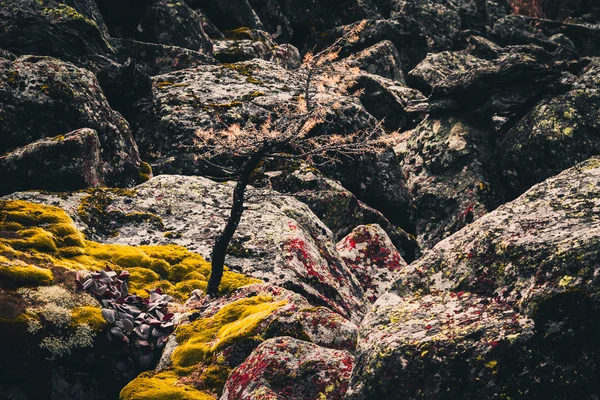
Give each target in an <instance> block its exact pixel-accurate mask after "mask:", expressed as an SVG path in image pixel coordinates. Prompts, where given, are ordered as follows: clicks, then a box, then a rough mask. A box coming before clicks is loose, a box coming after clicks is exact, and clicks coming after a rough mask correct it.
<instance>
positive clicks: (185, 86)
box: [135, 59, 374, 175]
mask: <svg viewBox="0 0 600 400" xmlns="http://www.w3.org/2000/svg"><path fill="white" fill-rule="evenodd" d="M153 83H154V85H153V98H152V99H151V100H150V101H151V102H152V103H151V104H149V105H148V106H147V107H146V108H144V110H143V111H142V112H141V113H140V116H139V119H138V121H137V123H136V129H135V136H136V140H137V143H138V145H139V146H140V151H141V153H142V154H143V156H144V158H146V159H148V160H150V161H151V163H152V164H153V167H154V168H155V170H156V171H157V172H158V173H184V174H200V173H205V174H206V173H208V174H209V175H210V174H211V173H212V174H217V173H218V172H215V171H211V168H212V167H211V166H210V165H206V163H203V161H202V160H201V159H199V157H198V156H197V152H198V151H199V149H198V148H196V147H194V143H195V142H194V138H195V137H196V131H197V130H209V129H210V128H221V127H222V126H223V124H235V123H237V124H240V125H242V126H244V125H246V124H247V123H248V121H251V122H260V121H264V120H265V119H266V117H267V116H268V115H269V113H270V112H271V111H273V110H275V109H276V108H278V107H281V106H282V105H288V104H289V103H290V102H293V101H294V99H295V97H296V96H298V95H300V93H302V90H303V88H304V80H303V74H302V73H300V72H295V71H294V72H292V71H288V70H286V69H284V68H282V67H279V66H277V65H276V64H274V63H270V62H267V61H264V60H259V59H255V60H252V61H248V62H243V63H236V64H224V65H206V66H200V67H196V68H189V69H186V70H182V71H177V72H173V73H170V74H166V75H160V76H156V77H154V78H153ZM328 98H329V99H331V102H332V103H333V102H334V101H338V102H339V103H340V108H339V109H338V110H336V112H332V113H331V114H332V115H331V117H332V119H333V121H332V124H331V125H330V126H329V127H328V129H331V130H332V131H337V132H338V133H340V134H343V133H344V132H354V131H356V130H358V129H364V128H367V127H369V126H372V124H373V120H374V119H373V117H372V116H371V115H370V114H368V113H367V112H366V111H365V110H364V109H363V108H362V106H361V105H360V103H359V102H358V100H357V99H354V98H351V97H343V96H341V95H340V94H339V93H337V92H336V91H333V93H332V94H331V95H329V97H328ZM317 128H318V127H317ZM317 128H316V129H317ZM165 132H166V133H167V134H165Z"/></svg>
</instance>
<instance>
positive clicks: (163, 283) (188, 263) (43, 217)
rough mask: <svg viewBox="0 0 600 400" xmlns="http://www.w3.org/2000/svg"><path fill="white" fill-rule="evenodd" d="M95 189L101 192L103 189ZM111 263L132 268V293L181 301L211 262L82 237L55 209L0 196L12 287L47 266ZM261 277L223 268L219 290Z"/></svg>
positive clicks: (168, 248) (179, 251)
mask: <svg viewBox="0 0 600 400" xmlns="http://www.w3.org/2000/svg"><path fill="white" fill-rule="evenodd" d="M95 192H96V193H104V192H102V191H100V192H98V191H95ZM106 266H110V267H111V268H113V269H114V270H116V271H121V270H124V269H127V270H129V271H130V273H131V277H130V281H129V284H130V290H131V292H132V293H135V294H138V295H141V296H147V292H146V289H153V288H156V287H160V288H162V289H163V290H165V291H166V292H167V293H169V294H172V295H173V297H175V298H176V299H177V300H181V301H185V300H187V298H188V297H189V294H190V292H191V291H192V290H195V289H200V290H203V291H204V290H205V289H206V285H207V277H209V276H210V272H211V266H210V264H209V263H208V262H206V260H204V258H202V256H200V255H199V254H197V253H193V252H191V251H189V250H187V249H185V248H184V247H181V246H176V245H162V246H128V245H120V244H105V243H98V242H94V241H91V240H86V239H85V236H84V235H83V233H81V232H80V231H79V230H78V229H77V227H76V226H75V224H74V222H73V220H72V219H71V218H70V217H69V216H68V215H67V214H66V213H65V212H64V211H63V210H62V209H60V208H57V207H53V206H47V205H40V204H35V203H31V202H27V201H22V200H4V201H0V277H3V278H4V279H3V282H8V283H10V284H12V285H13V286H31V285H47V284H50V283H51V282H52V280H53V276H52V272H51V271H50V269H49V268H52V267H63V268H67V269H70V270H100V269H104V268H105V267H106ZM257 282H260V281H259V280H257V279H253V278H249V277H246V276H245V275H242V274H239V273H236V272H232V271H229V270H228V269H227V270H226V271H225V273H224V276H223V281H222V284H221V287H220V293H221V294H226V293H228V292H230V291H231V290H233V289H237V288H238V287H241V286H244V285H248V284H252V283H257Z"/></svg>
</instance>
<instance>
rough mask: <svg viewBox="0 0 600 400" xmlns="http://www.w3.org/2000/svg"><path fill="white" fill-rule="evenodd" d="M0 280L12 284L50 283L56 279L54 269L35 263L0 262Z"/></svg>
mask: <svg viewBox="0 0 600 400" xmlns="http://www.w3.org/2000/svg"><path fill="white" fill-rule="evenodd" d="M0 280H1V281H2V282H5V283H8V284H9V285H11V286H39V285H49V284H51V283H52V281H53V280H54V276H53V275H52V271H50V270H49V269H43V268H38V267H34V266H33V265H7V264H0Z"/></svg>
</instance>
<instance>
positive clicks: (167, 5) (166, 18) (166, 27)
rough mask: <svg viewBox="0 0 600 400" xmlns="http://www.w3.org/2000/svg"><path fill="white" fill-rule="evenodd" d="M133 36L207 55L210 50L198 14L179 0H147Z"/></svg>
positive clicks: (145, 40)
mask: <svg viewBox="0 0 600 400" xmlns="http://www.w3.org/2000/svg"><path fill="white" fill-rule="evenodd" d="M136 36H137V38H138V39H139V40H141V41H143V42H151V43H160V44H166V45H172V46H179V47H184V48H187V49H191V50H202V51H203V52H205V53H208V54H210V52H211V51H212V44H211V41H210V39H209V38H208V36H207V35H206V33H205V32H204V29H203V28H202V20H201V18H200V16H198V14H196V12H195V11H194V10H192V9H191V8H190V7H189V6H188V5H187V4H186V3H185V2H183V1H177V0H160V1H153V2H151V3H150V6H149V7H147V8H146V9H145V12H144V14H143V15H142V17H141V20H140V24H139V31H138V34H137V35H136Z"/></svg>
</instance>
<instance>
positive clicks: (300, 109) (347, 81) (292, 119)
mask: <svg viewBox="0 0 600 400" xmlns="http://www.w3.org/2000/svg"><path fill="white" fill-rule="evenodd" d="M363 28H364V23H361V24H357V25H356V27H354V28H353V29H351V30H349V32H347V33H346V34H345V35H343V36H342V37H341V38H339V39H338V40H337V41H336V42H335V43H333V44H332V45H331V46H329V47H327V48H326V49H324V50H322V51H320V52H318V53H312V52H310V53H308V54H307V55H306V56H305V58H304V61H303V65H302V67H301V71H302V72H303V73H304V76H305V78H304V79H303V87H302V88H298V89H299V91H300V92H302V94H301V95H300V96H298V98H297V102H296V104H294V105H291V106H290V105H287V106H282V107H281V108H280V109H278V110H276V113H275V114H276V116H277V118H276V119H275V120H272V119H271V118H268V119H267V120H266V121H265V122H263V123H262V124H261V125H258V126H257V125H252V124H248V125H247V126H244V127H241V126H240V125H231V126H228V127H227V128H225V129H222V130H214V129H211V130H206V131H198V132H197V133H196V136H197V140H196V141H197V143H196V146H198V148H199V149H202V153H201V154H199V156H200V157H201V158H203V159H204V160H205V161H206V162H208V163H210V164H212V165H213V166H215V167H219V168H220V169H221V170H222V171H224V172H226V173H227V174H228V176H229V177H231V179H234V180H236V182H237V183H236V186H235V189H234V191H233V200H232V204H231V209H230V214H229V217H228V219H227V224H226V225H225V228H224V229H223V231H222V232H221V234H220V235H219V237H218V238H217V239H216V241H215V244H214V247H213V250H212V259H211V275H210V279H209V281H208V287H207V291H206V293H207V295H209V296H212V297H216V296H217V293H218V289H219V285H220V283H221V278H222V276H223V268H224V263H225V255H226V253H227V248H228V246H229V243H230V241H231V239H232V238H233V235H234V234H235V231H236V229H237V227H238V224H239V223H240V220H241V217H242V213H243V212H244V200H245V195H246V188H247V187H248V184H249V182H250V179H251V176H252V172H253V171H254V170H255V169H256V168H257V166H258V165H259V164H260V163H261V161H262V160H264V159H273V158H302V159H305V160H309V161H310V160H312V159H313V157H318V158H319V160H320V161H321V162H335V161H337V160H338V159H339V158H340V157H351V156H355V155H359V154H364V153H366V152H368V151H379V150H380V149H381V148H382V145H383V144H384V140H385V139H384V138H382V137H381V134H382V132H383V128H382V127H381V125H380V124H379V125H377V126H376V127H375V128H374V129H371V130H370V131H357V132H353V133H351V134H344V135H339V134H337V133H334V132H329V130H330V129H327V128H328V127H330V126H329V125H330V121H328V119H327V118H328V117H327V116H328V111H329V110H331V109H332V108H333V109H335V108H336V107H339V104H335V103H333V104H331V103H329V104H328V103H326V102H325V101H323V100H321V99H320V96H319V94H322V93H325V92H326V91H327V90H330V88H332V87H335V88H336V90H337V91H338V92H346V91H347V89H348V87H350V86H351V85H352V84H353V83H354V78H355V77H356V76H357V75H358V70H357V69H354V68H351V67H349V66H348V65H347V64H345V63H344V62H343V61H338V60H337V59H338V53H339V51H340V49H341V46H342V45H343V44H344V43H348V42H353V41H356V40H358V33H359V31H360V30H362V29H363ZM355 95H357V94H355ZM317 126H319V127H320V128H321V129H319V130H318V131H319V132H320V133H315V132H314V131H315V129H314V128H315V127H317ZM223 157H225V158H235V159H238V160H239V159H241V160H243V163H242V165H241V167H240V168H239V169H236V170H235V171H231V170H230V169H229V168H227V167H225V166H222V165H218V162H216V161H214V160H219V159H220V158H223Z"/></svg>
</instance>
